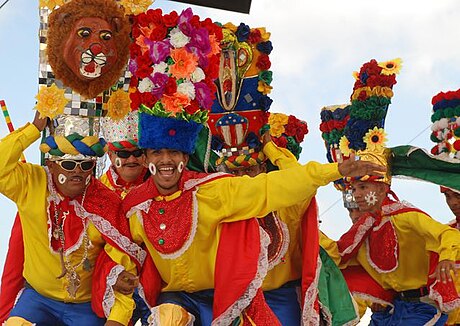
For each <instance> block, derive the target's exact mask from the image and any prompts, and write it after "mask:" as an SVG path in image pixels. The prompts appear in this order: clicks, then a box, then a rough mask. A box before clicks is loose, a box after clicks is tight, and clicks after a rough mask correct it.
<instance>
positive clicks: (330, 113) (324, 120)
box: [319, 104, 358, 208]
mask: <svg viewBox="0 0 460 326" xmlns="http://www.w3.org/2000/svg"><path fill="white" fill-rule="evenodd" d="M349 119H350V105H348V104H340V105H330V106H325V107H323V108H322V109H321V125H320V126H319V129H320V130H321V132H322V135H321V136H322V137H323V140H324V146H326V157H327V160H328V162H330V163H335V162H342V161H343V156H342V153H341V151H340V150H339V144H340V139H341V138H342V137H343V135H344V129H345V126H346V124H347V122H348V120H349ZM334 186H335V188H336V189H337V190H340V191H341V192H342V199H343V204H344V206H345V207H346V208H357V207H358V205H357V204H356V202H355V200H354V197H353V192H352V190H351V188H350V183H349V182H347V181H346V179H344V178H342V179H339V180H335V181H334Z"/></svg>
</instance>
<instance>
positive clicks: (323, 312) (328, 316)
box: [318, 300, 332, 326]
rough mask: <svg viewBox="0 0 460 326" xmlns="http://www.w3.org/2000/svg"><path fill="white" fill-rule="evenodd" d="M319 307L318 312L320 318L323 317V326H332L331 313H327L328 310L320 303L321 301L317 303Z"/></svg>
mask: <svg viewBox="0 0 460 326" xmlns="http://www.w3.org/2000/svg"><path fill="white" fill-rule="evenodd" d="M318 302H319V307H320V312H321V316H323V321H324V323H325V325H328V326H329V325H332V314H331V312H330V311H329V309H328V308H327V307H326V306H325V305H323V304H322V303H321V301H319V300H318Z"/></svg>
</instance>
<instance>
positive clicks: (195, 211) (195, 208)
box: [157, 188, 198, 259]
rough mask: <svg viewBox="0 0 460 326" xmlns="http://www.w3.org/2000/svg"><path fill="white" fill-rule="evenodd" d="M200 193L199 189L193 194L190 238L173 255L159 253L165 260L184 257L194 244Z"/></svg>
mask: <svg viewBox="0 0 460 326" xmlns="http://www.w3.org/2000/svg"><path fill="white" fill-rule="evenodd" d="M197 192H198V188H196V189H195V190H194V191H193V193H192V200H193V203H192V207H193V209H192V225H191V229H190V236H189V237H188V239H187V240H186V241H185V242H184V244H183V245H182V247H181V248H180V249H179V250H177V251H175V252H173V253H170V254H164V253H161V252H159V251H157V253H158V254H159V255H160V257H161V258H163V259H176V258H178V257H180V256H182V255H183V253H184V252H186V251H187V250H188V248H190V246H191V244H192V242H193V239H194V238H195V234H196V229H197V228H198V200H197V198H196V193H197Z"/></svg>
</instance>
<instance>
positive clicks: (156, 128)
mask: <svg viewBox="0 0 460 326" xmlns="http://www.w3.org/2000/svg"><path fill="white" fill-rule="evenodd" d="M132 36H133V38H134V42H133V43H132V44H131V47H130V61H129V70H130V71H131V73H132V75H133V76H132V78H131V83H130V90H129V92H130V94H129V96H130V99H131V109H132V110H137V109H138V110H139V146H140V147H142V148H151V149H162V148H168V149H176V150H179V151H182V152H184V153H188V154H191V153H193V152H194V148H195V141H196V139H197V137H198V134H199V132H200V130H201V129H202V128H203V126H204V125H205V124H206V122H207V120H208V111H209V109H210V108H211V106H212V103H213V100H214V96H215V92H216V86H215V84H214V79H215V78H217V75H218V69H219V54H220V47H219V43H220V40H221V38H222V31H221V27H220V26H218V25H216V24H215V23H213V22H212V21H211V20H210V19H204V20H200V18H199V17H198V16H196V15H194V14H193V12H192V10H191V9H190V8H188V9H186V10H184V11H182V13H181V14H180V15H179V14H177V13H176V12H175V11H172V12H171V13H169V14H163V13H162V11H161V9H155V10H153V9H150V10H148V11H146V12H145V13H141V14H139V15H137V16H134V17H133V29H132Z"/></svg>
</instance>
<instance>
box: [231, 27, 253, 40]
mask: <svg viewBox="0 0 460 326" xmlns="http://www.w3.org/2000/svg"><path fill="white" fill-rule="evenodd" d="M250 33H251V29H250V28H249V26H248V25H246V24H244V23H241V24H240V26H238V28H237V29H236V33H235V35H236V37H237V38H238V41H239V42H246V40H247V39H248V37H249V34H250Z"/></svg>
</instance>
